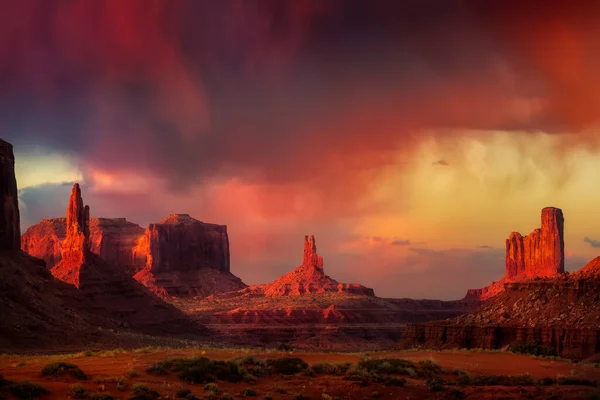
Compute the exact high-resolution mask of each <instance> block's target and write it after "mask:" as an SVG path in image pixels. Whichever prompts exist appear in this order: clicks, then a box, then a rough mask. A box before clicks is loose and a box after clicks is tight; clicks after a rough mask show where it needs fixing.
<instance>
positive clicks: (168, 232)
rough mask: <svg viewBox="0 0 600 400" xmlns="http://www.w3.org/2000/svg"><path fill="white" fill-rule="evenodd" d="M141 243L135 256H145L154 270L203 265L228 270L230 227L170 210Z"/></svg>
mask: <svg viewBox="0 0 600 400" xmlns="http://www.w3.org/2000/svg"><path fill="white" fill-rule="evenodd" d="M138 246H139V249H136V258H137V259H138V260H139V259H140V258H142V259H143V258H144V257H145V258H146V262H145V264H146V267H147V268H149V269H150V270H151V272H152V273H164V272H191V271H197V270H199V269H202V268H210V269H215V270H217V271H221V272H229V238H228V236H227V227H226V226H225V225H216V224H207V223H204V222H200V221H198V220H196V219H194V218H192V217H190V216H189V215H188V214H171V215H169V216H168V217H167V218H165V219H164V220H162V221H161V222H159V223H157V224H150V226H149V227H148V229H146V232H145V235H144V238H142V239H141V241H140V243H139V244H138ZM140 249H141V250H142V251H140Z"/></svg>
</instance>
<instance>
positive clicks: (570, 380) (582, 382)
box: [558, 376, 596, 386]
mask: <svg viewBox="0 0 600 400" xmlns="http://www.w3.org/2000/svg"><path fill="white" fill-rule="evenodd" d="M558 384H559V385H569V386H572V385H575V386H596V382H595V381H592V380H590V379H585V378H578V377H576V376H561V377H560V378H558Z"/></svg>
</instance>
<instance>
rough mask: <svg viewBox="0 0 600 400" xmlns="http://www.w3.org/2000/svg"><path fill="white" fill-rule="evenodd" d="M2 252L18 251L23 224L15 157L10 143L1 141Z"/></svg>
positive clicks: (0, 239)
mask: <svg viewBox="0 0 600 400" xmlns="http://www.w3.org/2000/svg"><path fill="white" fill-rule="evenodd" d="M0 198H1V199H0V200H1V201H2V203H1V206H0V250H18V249H19V248H20V244H21V224H20V216H19V200H18V197H17V179H16V178H15V156H14V154H13V147H12V145H11V144H10V143H8V142H5V141H4V140H1V139H0Z"/></svg>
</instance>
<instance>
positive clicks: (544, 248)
mask: <svg viewBox="0 0 600 400" xmlns="http://www.w3.org/2000/svg"><path fill="white" fill-rule="evenodd" d="M541 219H542V227H541V228H538V229H535V230H534V231H533V232H531V233H530V234H529V235H527V236H522V235H521V234H520V233H518V232H512V233H511V234H510V236H509V238H508V239H506V262H505V270H504V278H502V279H501V280H499V281H497V282H494V283H492V284H491V285H489V286H486V287H485V288H482V289H471V290H469V291H468V292H467V296H466V297H465V299H466V300H481V301H482V300H487V299H489V298H491V297H494V296H496V295H498V294H499V293H501V292H502V291H504V284H505V283H508V282H515V281H522V280H530V279H536V278H552V277H555V276H557V275H558V274H562V273H564V272H565V241H564V222H565V220H564V217H563V212H562V210H561V209H559V208H555V207H546V208H544V209H542V218H541Z"/></svg>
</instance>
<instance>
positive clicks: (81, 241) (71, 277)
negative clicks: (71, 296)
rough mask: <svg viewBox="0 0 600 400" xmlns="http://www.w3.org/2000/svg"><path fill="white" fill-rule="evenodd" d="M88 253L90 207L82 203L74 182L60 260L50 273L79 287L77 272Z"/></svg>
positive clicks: (79, 191)
mask: <svg viewBox="0 0 600 400" xmlns="http://www.w3.org/2000/svg"><path fill="white" fill-rule="evenodd" d="M90 254H91V251H90V207H89V206H84V205H83V199H82V197H81V189H80V188H79V184H78V183H76V184H75V185H73V191H72V192H71V197H70V199H69V206H68V207H67V237H66V239H65V241H64V242H63V244H62V261H61V262H60V264H58V265H56V266H55V267H54V268H52V270H51V271H52V274H53V275H54V276H55V277H56V278H58V279H61V280H63V281H65V282H68V283H71V284H73V285H75V286H77V287H79V283H80V282H79V275H80V274H79V272H80V269H81V266H82V265H84V264H85V263H86V262H87V261H88V260H89V258H90Z"/></svg>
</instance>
